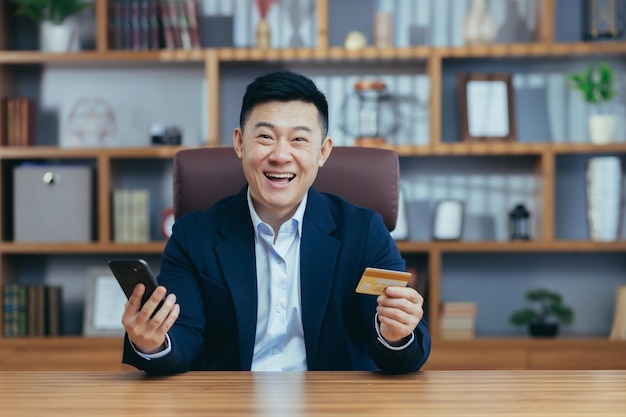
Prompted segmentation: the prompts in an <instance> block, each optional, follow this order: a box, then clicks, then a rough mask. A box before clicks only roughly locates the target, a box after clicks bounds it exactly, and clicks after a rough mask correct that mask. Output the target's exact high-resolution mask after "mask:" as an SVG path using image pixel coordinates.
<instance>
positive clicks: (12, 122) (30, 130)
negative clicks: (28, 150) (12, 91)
mask: <svg viewBox="0 0 626 417" xmlns="http://www.w3.org/2000/svg"><path fill="white" fill-rule="evenodd" d="M36 110H37V109H36V106H35V101H34V100H32V99H29V98H26V97H11V98H8V99H7V100H6V121H7V143H6V145H7V146H31V145H33V144H34V143H35V120H36V114H35V112H36Z"/></svg>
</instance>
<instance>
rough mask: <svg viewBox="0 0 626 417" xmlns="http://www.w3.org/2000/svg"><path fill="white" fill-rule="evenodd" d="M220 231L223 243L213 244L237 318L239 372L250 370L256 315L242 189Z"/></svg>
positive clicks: (253, 269) (251, 252)
mask: <svg viewBox="0 0 626 417" xmlns="http://www.w3.org/2000/svg"><path fill="white" fill-rule="evenodd" d="M224 210H225V211H227V212H228V216H225V218H226V219H228V220H226V221H225V222H224V224H223V225H222V227H221V229H220V231H221V232H222V233H223V235H224V236H225V240H224V241H223V242H222V243H220V244H219V245H217V247H216V252H217V258H218V261H219V263H220V265H221V267H222V270H223V272H224V279H225V281H226V284H227V285H228V287H229V289H230V293H231V296H232V298H233V304H234V306H235V314H236V316H237V324H238V332H239V361H240V366H241V369H243V370H245V369H248V370H249V369H250V368H251V366H252V355H253V353H254V339H255V335H256V315H257V285H256V259H255V255H254V230H253V226H252V220H251V219H250V212H249V210H248V203H247V199H246V187H244V189H243V190H242V191H241V192H239V194H237V196H236V197H235V198H234V199H233V201H232V202H231V204H230V205H229V206H227V207H225V208H224Z"/></svg>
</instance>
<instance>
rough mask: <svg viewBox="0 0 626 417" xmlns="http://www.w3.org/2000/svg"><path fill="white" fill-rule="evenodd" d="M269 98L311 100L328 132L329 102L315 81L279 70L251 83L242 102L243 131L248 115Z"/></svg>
mask: <svg viewBox="0 0 626 417" xmlns="http://www.w3.org/2000/svg"><path fill="white" fill-rule="evenodd" d="M269 101H303V102H305V103H311V104H313V105H314V106H315V107H316V108H317V111H318V112H319V116H320V119H321V124H322V133H323V137H322V139H324V137H326V134H327V133H328V102H327V101H326V97H325V96H324V93H322V92H321V91H320V90H319V89H318V88H317V86H316V85H315V83H314V82H313V81H312V80H311V79H310V78H308V77H306V76H304V75H302V74H298V73H295V72H292V71H286V70H283V71H275V72H270V73H268V74H265V75H261V76H260V77H257V78H255V79H254V81H252V82H251V83H250V84H248V87H247V88H246V94H245V95H244V96H243V102H242V103H241V113H240V114H239V127H240V128H241V129H242V130H243V126H244V125H245V123H246V121H247V119H248V116H250V113H251V112H252V109H253V108H254V106H256V105H257V104H263V103H267V102H269Z"/></svg>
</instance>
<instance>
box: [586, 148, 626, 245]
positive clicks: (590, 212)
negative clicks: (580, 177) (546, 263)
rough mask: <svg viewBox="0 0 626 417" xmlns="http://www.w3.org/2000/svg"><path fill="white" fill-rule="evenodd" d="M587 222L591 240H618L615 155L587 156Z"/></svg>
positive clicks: (618, 170) (619, 171)
mask: <svg viewBox="0 0 626 417" xmlns="http://www.w3.org/2000/svg"><path fill="white" fill-rule="evenodd" d="M586 182H587V190H586V191H587V224H588V226H589V238H590V239H591V240H593V241H600V242H612V241H615V240H617V239H618V237H619V232H620V230H621V220H622V183H623V180H622V164H621V160H620V159H619V158H618V157H616V156H597V157H593V158H590V159H589V162H588V163H587V172H586Z"/></svg>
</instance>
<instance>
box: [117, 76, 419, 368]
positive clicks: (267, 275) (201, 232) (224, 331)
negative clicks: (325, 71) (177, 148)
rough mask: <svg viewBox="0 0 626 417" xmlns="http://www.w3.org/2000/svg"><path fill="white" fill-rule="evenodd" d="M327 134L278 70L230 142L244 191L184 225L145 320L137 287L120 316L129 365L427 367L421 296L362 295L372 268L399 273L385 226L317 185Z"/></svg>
mask: <svg viewBox="0 0 626 417" xmlns="http://www.w3.org/2000/svg"><path fill="white" fill-rule="evenodd" d="M327 131H328V104H327V102H326V98H325V97H324V95H323V94H322V93H321V92H320V91H319V90H318V89H317V87H316V86H315V84H314V83H313V82H312V81H311V80H310V79H309V78H307V77H305V76H303V75H300V74H297V73H294V72H290V71H278V72H273V73H269V74H266V75H263V76H261V77H258V78H257V79H255V80H254V81H253V82H252V83H251V84H250V85H248V88H247V90H246V94H245V95H244V98H243V103H242V108H241V114H240V126H239V127H237V128H236V129H235V130H234V133H233V143H234V148H235V152H236V153H237V155H238V156H239V158H240V159H241V161H242V166H243V172H244V174H245V177H246V180H247V185H246V186H245V187H244V188H243V189H242V190H241V191H240V192H239V193H238V194H236V195H234V196H231V197H228V198H226V199H224V200H221V201H219V202H218V203H216V204H215V205H214V206H212V207H211V208H209V209H207V210H205V211H202V212H195V213H189V214H186V215H184V216H182V217H181V218H179V219H178V220H177V222H176V224H175V225H174V227H173V231H172V236H171V238H170V240H169V241H168V243H167V246H166V248H165V251H164V253H163V262H162V265H161V273H160V275H159V277H158V281H159V284H160V287H159V288H157V290H155V291H154V293H153V294H152V296H151V297H150V299H149V301H148V302H146V303H145V304H144V306H143V307H142V308H140V307H139V306H140V300H141V296H142V295H143V291H144V288H143V286H142V285H138V286H137V287H136V288H135V291H134V293H133V295H132V297H131V298H130V299H129V301H128V303H127V304H126V308H125V311H124V315H123V317H122V323H123V324H124V328H125V329H126V333H127V334H126V338H125V342H124V362H125V363H128V364H131V365H133V366H135V367H137V368H139V369H142V370H145V371H146V372H148V373H152V374H171V373H177V372H185V371H188V370H252V371H306V370H381V371H385V372H394V373H397V372H410V371H415V370H418V369H419V368H420V367H421V366H422V365H423V364H424V362H425V361H426V359H427V358H428V355H429V353H430V336H429V334H428V331H427V330H426V326H425V324H424V322H423V321H422V315H423V310H422V305H423V298H422V296H421V295H420V294H418V293H417V292H416V291H415V290H414V289H412V288H410V287H388V288H387V289H386V292H385V294H383V295H381V296H378V297H375V296H371V295H364V294H357V293H355V291H354V290H355V288H356V286H357V283H358V281H359V278H360V277H361V275H362V274H363V272H364V270H365V268H366V267H377V268H385V269H393V270H404V268H405V265H404V261H403V260H402V258H401V257H400V253H399V251H398V249H397V247H396V245H395V243H394V242H393V239H392V238H391V236H390V234H389V232H388V231H387V229H386V228H385V226H384V224H383V221H382V219H381V217H380V215H378V214H377V213H375V212H373V211H371V210H368V209H365V208H359V207H356V206H354V205H352V204H350V203H348V202H346V201H345V200H343V199H342V198H341V197H339V196H336V195H331V194H324V193H319V192H317V191H316V190H314V189H313V188H312V187H311V185H312V184H313V182H314V180H315V177H316V175H317V172H318V169H319V168H320V167H322V166H323V165H324V163H325V162H326V160H327V159H328V158H329V156H330V155H331V152H332V147H333V144H332V139H331V138H330V137H328V136H327ZM166 294H167V295H166ZM164 297H165V302H164V304H163V306H162V307H161V309H160V310H159V311H158V312H157V313H156V314H155V315H154V316H153V317H152V312H153V311H154V310H155V308H156V306H157V305H158V304H159V302H160V301H161V300H162V299H163V298H164Z"/></svg>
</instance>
